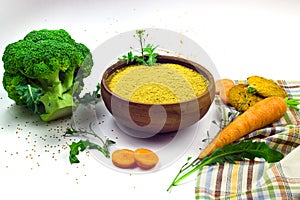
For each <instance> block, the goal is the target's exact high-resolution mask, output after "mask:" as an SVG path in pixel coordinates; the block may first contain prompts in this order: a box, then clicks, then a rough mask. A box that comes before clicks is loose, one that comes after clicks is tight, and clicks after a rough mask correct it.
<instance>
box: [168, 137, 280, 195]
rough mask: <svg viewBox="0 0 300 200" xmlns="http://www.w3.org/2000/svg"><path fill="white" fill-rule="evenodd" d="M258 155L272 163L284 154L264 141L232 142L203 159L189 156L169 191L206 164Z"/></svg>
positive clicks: (233, 161) (233, 160) (229, 161)
mask: <svg viewBox="0 0 300 200" xmlns="http://www.w3.org/2000/svg"><path fill="white" fill-rule="evenodd" d="M256 157H258V158H264V159H265V161H267V162H269V163H272V162H278V161H280V160H281V159H282V158H283V157H284V155H283V154H282V153H280V152H279V151H277V150H274V149H271V148H269V147H268V145H267V144H266V143H264V142H254V141H252V140H247V141H240V142H238V143H234V144H233V143H230V144H228V145H226V146H224V147H222V148H218V149H216V150H215V151H214V152H213V153H212V154H211V155H210V156H206V157H204V158H203V159H202V160H200V159H199V158H196V159H195V160H193V161H190V160H191V157H189V158H188V161H187V163H185V164H184V165H183V166H182V167H181V168H180V170H179V172H178V174H177V175H176V176H175V178H174V180H173V181H172V183H171V184H170V186H169V187H168V189H167V191H170V190H171V188H172V187H173V186H177V185H178V184H179V183H180V182H181V181H182V180H184V179H185V178H187V177H188V176H190V175H191V174H192V173H194V172H196V171H198V170H200V169H201V168H203V167H204V166H207V165H213V164H217V163H219V164H224V163H225V162H228V163H235V161H238V160H243V159H250V160H253V159H254V158H256Z"/></svg>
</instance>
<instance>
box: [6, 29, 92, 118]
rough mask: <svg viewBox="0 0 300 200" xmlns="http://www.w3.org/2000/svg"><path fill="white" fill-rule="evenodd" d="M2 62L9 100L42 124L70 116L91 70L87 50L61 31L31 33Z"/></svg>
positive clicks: (10, 48) (14, 44) (13, 45)
mask: <svg viewBox="0 0 300 200" xmlns="http://www.w3.org/2000/svg"><path fill="white" fill-rule="evenodd" d="M2 61H3V64H4V65H3V66H4V70H5V72H4V75H3V86H4V89H5V90H6V91H7V93H8V97H9V98H11V99H12V100H14V101H15V102H16V104H17V105H25V106H27V107H28V108H30V109H31V110H32V111H33V112H34V113H36V114H39V115H40V117H41V119H42V120H43V121H51V120H55V119H58V118H61V117H65V116H68V115H71V113H72V110H73V108H75V107H76V97H79V94H80V92H81V90H82V89H83V79H84V78H86V77H87V76H89V75H90V73H91V69H92V67H93V59H92V54H91V52H90V50H89V49H88V48H87V47H86V46H85V45H84V44H81V43H76V42H75V40H74V39H72V38H71V36H70V35H69V33H68V32H66V31H65V30H63V29H60V30H47V29H43V30H38V31H37V30H34V31H31V32H30V33H28V34H27V35H26V36H25V37H24V39H22V40H19V41H17V42H14V43H11V44H9V45H7V46H6V48H5V51H4V53H3V56H2Z"/></svg>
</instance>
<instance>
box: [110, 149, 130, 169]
mask: <svg viewBox="0 0 300 200" xmlns="http://www.w3.org/2000/svg"><path fill="white" fill-rule="evenodd" d="M111 159H112V163H113V164H114V165H115V166H117V167H120V168H133V167H134V166H135V160H134V152H133V151H132V150H130V149H118V150H116V151H114V152H113V153H112V156H111Z"/></svg>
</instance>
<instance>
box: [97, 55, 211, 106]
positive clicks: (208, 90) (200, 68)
mask: <svg viewBox="0 0 300 200" xmlns="http://www.w3.org/2000/svg"><path fill="white" fill-rule="evenodd" d="M161 59H165V60H170V61H171V60H172V61H174V60H175V61H177V62H180V63H176V62H175V63H172V62H159V60H161ZM157 60H158V63H172V64H180V65H182V66H184V67H187V68H190V69H193V70H195V71H197V72H198V73H200V71H201V72H204V74H202V73H201V75H203V76H204V77H205V78H206V79H207V81H208V83H209V85H208V87H207V88H206V90H205V91H204V92H203V93H201V95H199V96H196V97H194V98H192V99H189V100H185V101H179V102H176V103H143V102H136V101H131V100H129V99H126V98H124V97H121V96H119V95H117V94H115V93H114V92H112V91H111V90H110V88H109V87H108V85H107V82H106V80H107V78H108V76H109V75H111V74H112V73H113V72H115V71H116V70H118V69H122V68H124V67H128V66H130V65H133V64H135V63H128V64H127V63H126V61H125V60H120V61H118V62H116V63H114V64H113V65H111V66H109V67H108V68H107V69H106V70H105V71H104V73H103V75H102V78H101V87H102V86H103V87H105V89H106V91H108V92H109V94H110V95H111V96H113V97H115V98H118V99H121V100H122V101H126V102H129V103H130V104H134V105H145V106H153V105H160V106H172V105H178V104H185V103H189V102H193V101H195V100H198V99H200V98H201V97H202V96H206V95H207V93H209V95H211V94H210V93H211V91H213V94H214V90H215V85H214V77H213V75H212V73H211V72H210V71H209V70H208V69H206V68H205V67H203V66H202V65H200V64H199V63H196V62H194V61H191V60H188V59H185V58H181V57H177V56H167V55H159V56H158V57H157ZM181 63H186V65H189V66H192V67H193V68H192V67H189V66H186V65H183V64H181ZM197 69H198V70H197ZM211 83H212V84H211ZM214 95H215V94H214ZM214 95H211V97H212V98H211V102H212V101H213V97H214Z"/></svg>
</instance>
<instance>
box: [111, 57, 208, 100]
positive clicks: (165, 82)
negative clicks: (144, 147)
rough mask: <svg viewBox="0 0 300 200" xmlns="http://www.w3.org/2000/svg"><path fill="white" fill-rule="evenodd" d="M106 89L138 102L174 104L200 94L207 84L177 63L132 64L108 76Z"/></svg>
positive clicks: (194, 73)
mask: <svg viewBox="0 0 300 200" xmlns="http://www.w3.org/2000/svg"><path fill="white" fill-rule="evenodd" d="M107 84H108V87H109V88H110V90H111V91H112V92H114V93H115V94H117V95H118V96H120V97H123V98H126V99H130V100H131V101H134V102H140V103H154V104H160V103H164V104H165V103H176V102H180V101H186V100H190V99H192V98H195V97H197V96H199V95H201V94H202V93H203V92H204V91H205V90H206V89H207V87H208V81H207V80H206V79H205V78H204V77H203V76H202V75H201V74H199V73H198V72H197V71H195V70H193V69H190V68H187V67H184V66H182V65H178V64H170V63H164V64H161V63H158V64H157V65H155V66H143V65H131V66H128V67H125V68H122V69H120V70H117V71H116V72H114V73H113V74H111V75H110V76H109V77H108V79H107Z"/></svg>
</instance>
